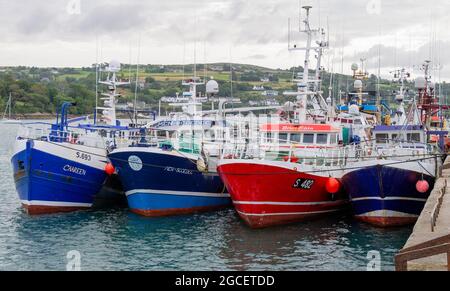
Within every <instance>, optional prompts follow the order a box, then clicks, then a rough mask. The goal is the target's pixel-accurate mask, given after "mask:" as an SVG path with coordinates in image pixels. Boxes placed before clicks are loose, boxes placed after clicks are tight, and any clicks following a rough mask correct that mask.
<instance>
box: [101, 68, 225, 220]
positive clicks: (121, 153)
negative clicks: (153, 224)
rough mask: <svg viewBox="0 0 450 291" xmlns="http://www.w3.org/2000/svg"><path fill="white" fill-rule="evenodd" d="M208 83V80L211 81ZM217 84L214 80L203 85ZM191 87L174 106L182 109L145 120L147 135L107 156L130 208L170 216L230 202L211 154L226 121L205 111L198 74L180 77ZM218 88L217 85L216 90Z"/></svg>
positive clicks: (212, 207) (135, 210)
mask: <svg viewBox="0 0 450 291" xmlns="http://www.w3.org/2000/svg"><path fill="white" fill-rule="evenodd" d="M210 82H211V81H210ZM211 84H215V85H216V86H218V85H217V82H215V81H212V82H211V83H209V85H207V87H211ZM183 85H185V86H189V88H190V90H189V92H185V93H184V94H183V100H181V101H182V102H180V103H174V104H172V105H174V106H179V107H182V108H183V112H179V113H176V114H174V115H172V116H170V117H168V118H163V119H161V120H157V121H155V122H154V123H151V124H149V125H148V126H147V127H148V130H147V132H152V133H153V134H149V135H148V136H142V138H141V140H139V142H137V143H135V144H133V145H131V146H128V147H123V148H118V149H116V150H114V151H112V152H111V153H110V154H109V155H108V158H109V159H110V161H111V163H112V164H113V165H114V167H115V168H116V171H117V173H118V175H119V177H120V180H121V182H122V184H123V187H124V190H125V193H126V196H127V200H128V205H129V207H130V209H131V211H132V212H134V213H137V214H140V215H143V216H152V217H154V216H169V215H180V214H190V213H194V212H200V211H210V210H215V209H220V208H223V207H227V206H230V205H231V199H230V196H229V194H228V193H227V190H226V188H225V185H224V184H223V182H222V180H221V179H220V177H219V175H218V173H217V171H216V167H215V166H214V165H211V160H212V156H213V155H214V153H215V152H216V154H215V156H216V157H218V153H217V149H218V145H217V144H218V143H219V141H221V142H222V143H223V142H224V141H223V139H224V135H223V134H224V132H223V128H224V125H225V122H224V121H223V120H220V118H216V117H211V116H210V117H208V116H206V117H205V116H204V115H205V114H204V112H202V110H201V106H202V103H201V102H199V98H198V97H197V90H196V87H197V86H199V85H204V83H203V82H202V81H201V80H200V79H199V78H195V77H194V78H191V79H190V80H187V81H183ZM216 90H217V89H216Z"/></svg>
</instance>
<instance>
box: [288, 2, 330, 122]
mask: <svg viewBox="0 0 450 291" xmlns="http://www.w3.org/2000/svg"><path fill="white" fill-rule="evenodd" d="M301 8H302V9H304V10H305V11H306V17H305V19H304V20H303V21H301V22H303V24H304V26H305V28H304V29H303V30H302V29H301V25H300V32H303V33H305V34H306V35H307V40H306V47H304V48H298V47H297V45H294V46H293V47H291V44H290V41H291V39H290V36H289V39H288V41H289V44H288V50H289V51H298V50H304V51H305V61H304V66H303V75H302V78H301V79H299V80H294V82H297V92H284V95H285V96H296V97H297V107H298V109H297V110H296V112H295V121H296V122H299V123H304V122H305V121H306V119H307V104H308V96H309V95H311V96H316V95H317V93H318V90H317V89H318V88H317V87H318V86H319V83H320V81H319V78H320V70H316V80H310V77H309V67H310V57H311V50H315V51H317V52H318V60H317V62H318V66H320V58H321V57H322V53H323V49H324V48H325V47H326V46H328V44H327V43H326V42H323V41H321V42H318V45H319V46H318V47H315V48H312V37H313V35H314V34H317V33H320V32H321V31H322V30H321V29H311V25H310V10H311V9H312V6H303V7H301ZM300 18H301V13H300ZM301 22H300V23H301ZM289 31H290V28H289ZM298 76H300V74H298ZM317 76H319V78H317ZM310 83H313V84H314V86H313V87H314V91H310V88H309V87H310Z"/></svg>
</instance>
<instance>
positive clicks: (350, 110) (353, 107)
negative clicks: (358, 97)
mask: <svg viewBox="0 0 450 291" xmlns="http://www.w3.org/2000/svg"><path fill="white" fill-rule="evenodd" d="M348 113H349V114H351V115H359V107H358V105H356V104H353V105H350V107H349V108H348Z"/></svg>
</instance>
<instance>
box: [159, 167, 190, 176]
mask: <svg viewBox="0 0 450 291" xmlns="http://www.w3.org/2000/svg"><path fill="white" fill-rule="evenodd" d="M164 171H166V172H175V173H178V174H183V175H193V174H194V173H193V172H192V171H191V170H188V169H180V168H174V167H165V168H164Z"/></svg>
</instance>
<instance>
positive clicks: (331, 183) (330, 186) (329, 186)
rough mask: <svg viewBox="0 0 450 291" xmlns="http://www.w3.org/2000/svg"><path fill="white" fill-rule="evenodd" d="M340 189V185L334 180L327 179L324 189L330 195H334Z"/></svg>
mask: <svg viewBox="0 0 450 291" xmlns="http://www.w3.org/2000/svg"><path fill="white" fill-rule="evenodd" d="M340 188H341V183H340V182H339V181H338V180H337V179H335V178H329V179H328V181H327V182H326V184H325V189H326V190H327V192H328V193H330V194H336V193H337V192H339V189H340Z"/></svg>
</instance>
